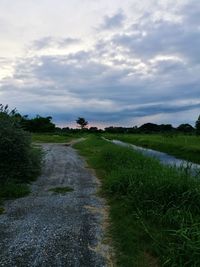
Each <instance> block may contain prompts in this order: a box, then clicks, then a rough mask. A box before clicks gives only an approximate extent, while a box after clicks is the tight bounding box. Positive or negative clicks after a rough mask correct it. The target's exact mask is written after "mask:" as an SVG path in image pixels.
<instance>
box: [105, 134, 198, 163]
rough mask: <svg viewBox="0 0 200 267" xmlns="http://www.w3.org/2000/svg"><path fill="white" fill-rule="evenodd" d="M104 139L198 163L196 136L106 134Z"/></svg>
mask: <svg viewBox="0 0 200 267" xmlns="http://www.w3.org/2000/svg"><path fill="white" fill-rule="evenodd" d="M105 137H106V138H108V139H118V140H121V141H124V142H127V143H131V144H135V145H139V146H142V147H146V148H152V149H155V150H158V151H163V152H166V153H169V154H172V155H174V156H176V157H178V158H182V159H186V160H189V161H192V162H196V163H200V157H199V155H200V138H199V137H198V136H196V135H177V134H175V135H170V134H163V135H161V134H114V135H112V134H106V135H105Z"/></svg>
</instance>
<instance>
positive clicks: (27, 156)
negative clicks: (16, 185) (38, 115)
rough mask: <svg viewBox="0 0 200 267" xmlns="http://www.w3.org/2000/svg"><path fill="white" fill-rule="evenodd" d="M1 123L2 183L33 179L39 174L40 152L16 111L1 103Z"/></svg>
mask: <svg viewBox="0 0 200 267" xmlns="http://www.w3.org/2000/svg"><path fill="white" fill-rule="evenodd" d="M0 125H1V127H0V183H1V184H2V183H3V184H5V183H7V182H10V181H21V182H27V181H30V180H32V179H33V178H35V177H36V176H37V175H38V174H39V170H40V160H41V158H40V152H39V151H38V150H36V149H33V148H32V145H31V138H30V136H29V134H28V133H26V132H25V131H24V130H23V129H22V128H21V126H20V123H19V120H18V117H16V112H15V111H11V112H9V110H8V107H7V106H5V107H3V106H2V105H1V109H0Z"/></svg>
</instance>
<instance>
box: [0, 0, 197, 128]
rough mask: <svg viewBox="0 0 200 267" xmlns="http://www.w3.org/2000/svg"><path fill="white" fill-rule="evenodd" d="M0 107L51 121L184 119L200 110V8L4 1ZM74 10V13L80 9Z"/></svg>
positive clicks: (126, 123) (190, 4)
mask: <svg viewBox="0 0 200 267" xmlns="http://www.w3.org/2000/svg"><path fill="white" fill-rule="evenodd" d="M0 7H1V9H0V22H1V23H0V30H1V42H0V48H1V49H0V103H2V104H8V105H9V107H10V108H11V109H12V108H16V109H17V110H18V111H19V112H20V113H21V114H27V115H29V116H30V117H31V116H35V115H36V114H40V115H41V116H48V115H49V114H51V116H52V117H53V121H54V123H55V124H56V125H66V127H67V126H68V125H75V123H74V121H75V120H76V118H77V117H79V116H81V117H84V118H86V120H88V122H89V123H90V122H91V123H92V126H96V125H100V126H101V127H98V126H97V127H98V128H101V129H103V128H105V127H108V126H119V125H123V127H133V126H134V125H142V124H144V123H148V122H151V123H156V124H172V125H173V126H178V125H180V124H183V123H189V124H191V125H192V126H194V124H195V121H196V120H197V118H198V116H199V114H200V88H199V87H200V76H199V73H200V58H199V47H200V17H199V12H200V2H197V1H195V0H177V1H176V2H175V3H174V1H172V0H164V1H160V2H158V1H155V0H148V1H147V0H144V1H142V2H138V1H136V0H133V1H129V0H125V1H123V3H121V1H120V0H110V1H109V2H108V1H105V0H102V1H101V2H96V1H91V0H84V1H81V0H75V1H73V2H71V1H64V0H60V1H59V3H58V2H57V1H55V0H48V1H47V0H41V1H33V0H29V1H27V0H21V1H20V2H15V3H13V1H12V2H11V0H2V1H1V3H0ZM77 7H78V8H77Z"/></svg>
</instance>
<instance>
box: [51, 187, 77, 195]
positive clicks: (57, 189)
mask: <svg viewBox="0 0 200 267" xmlns="http://www.w3.org/2000/svg"><path fill="white" fill-rule="evenodd" d="M49 191H51V192H54V193H57V194H65V193H68V192H72V191H74V189H73V188H71V187H69V186H65V187H55V188H51V189H49Z"/></svg>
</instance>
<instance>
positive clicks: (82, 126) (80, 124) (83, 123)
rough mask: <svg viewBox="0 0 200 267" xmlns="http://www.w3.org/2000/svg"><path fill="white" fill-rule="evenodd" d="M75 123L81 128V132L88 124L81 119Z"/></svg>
mask: <svg viewBox="0 0 200 267" xmlns="http://www.w3.org/2000/svg"><path fill="white" fill-rule="evenodd" d="M76 123H77V124H78V125H79V126H80V127H81V129H82V130H83V129H84V128H85V127H86V126H87V125H88V122H87V121H86V120H85V119H84V118H81V117H79V118H78V119H77V120H76Z"/></svg>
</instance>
